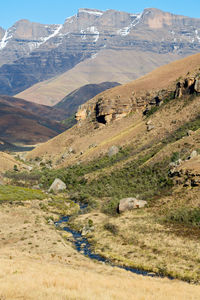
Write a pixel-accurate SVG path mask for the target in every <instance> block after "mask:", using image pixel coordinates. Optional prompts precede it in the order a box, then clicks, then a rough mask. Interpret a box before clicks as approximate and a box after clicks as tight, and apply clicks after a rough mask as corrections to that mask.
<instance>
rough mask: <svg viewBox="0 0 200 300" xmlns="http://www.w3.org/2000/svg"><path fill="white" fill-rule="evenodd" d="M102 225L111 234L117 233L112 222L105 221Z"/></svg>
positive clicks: (117, 229) (115, 226) (116, 227)
mask: <svg viewBox="0 0 200 300" xmlns="http://www.w3.org/2000/svg"><path fill="white" fill-rule="evenodd" d="M103 227H104V229H105V230H107V231H109V232H111V233H112V234H113V235H117V234H118V233H119V228H118V226H117V225H114V224H112V223H105V224H104V226H103Z"/></svg>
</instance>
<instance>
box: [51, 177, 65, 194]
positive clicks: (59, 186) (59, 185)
mask: <svg viewBox="0 0 200 300" xmlns="http://www.w3.org/2000/svg"><path fill="white" fill-rule="evenodd" d="M64 190H66V184H65V183H64V182H63V181H62V180H61V179H59V178H56V179H55V180H54V182H53V183H52V185H51V186H50V188H49V192H51V191H53V192H54V193H59V192H62V191H64Z"/></svg>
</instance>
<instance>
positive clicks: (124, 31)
mask: <svg viewBox="0 0 200 300" xmlns="http://www.w3.org/2000/svg"><path fill="white" fill-rule="evenodd" d="M131 17H134V20H133V22H131V24H130V25H129V26H127V27H124V28H122V29H119V30H118V31H117V34H119V35H121V36H126V35H128V34H129V33H130V31H131V29H132V28H133V27H135V26H136V25H137V24H138V23H139V22H140V19H141V17H142V13H141V14H132V15H131Z"/></svg>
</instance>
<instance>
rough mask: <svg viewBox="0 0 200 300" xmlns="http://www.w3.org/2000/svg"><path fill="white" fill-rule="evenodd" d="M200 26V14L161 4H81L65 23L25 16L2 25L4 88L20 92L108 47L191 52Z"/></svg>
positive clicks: (199, 44)
mask: <svg viewBox="0 0 200 300" xmlns="http://www.w3.org/2000/svg"><path fill="white" fill-rule="evenodd" d="M199 32H200V19H192V18H188V17H183V16H176V15H172V14H170V13H165V12H162V11H160V10H157V9H145V10H144V11H143V12H142V13H141V14H132V13H125V12H119V11H115V10H107V11H104V12H103V11H99V10H90V9H80V10H79V11H78V13H77V15H75V16H72V17H70V18H67V19H66V21H65V23H64V24H63V25H41V24H37V23H31V22H29V21H28V20H21V21H19V22H16V23H15V24H14V25H13V26H12V27H11V28H9V29H8V30H6V31H5V32H4V31H3V30H0V39H1V40H0V65H1V67H0V93H1V94H10V95H13V94H16V93H18V92H20V91H22V90H24V89H26V88H28V87H29V86H31V85H33V84H34V83H36V82H39V81H42V80H45V79H48V78H50V77H53V76H55V75H57V74H61V73H63V72H65V71H67V70H69V69H71V68H72V67H74V66H75V65H76V64H78V63H79V62H81V61H83V60H85V59H86V58H89V57H93V56H94V55H96V54H97V53H98V52H99V51H100V50H102V49H105V48H106V49H115V50H117V51H120V50H126V49H134V50H138V51H140V52H141V51H143V52H145V51H150V52H151V53H168V54H169V55H170V54H171V53H177V54H180V55H182V56H184V55H185V56H186V55H189V54H193V53H195V52H199V50H200V34H199Z"/></svg>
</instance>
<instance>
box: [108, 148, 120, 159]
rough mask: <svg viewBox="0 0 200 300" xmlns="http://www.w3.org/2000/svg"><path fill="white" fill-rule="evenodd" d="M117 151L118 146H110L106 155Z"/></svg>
mask: <svg viewBox="0 0 200 300" xmlns="http://www.w3.org/2000/svg"><path fill="white" fill-rule="evenodd" d="M118 152H119V148H118V147H117V146H112V147H110V148H109V150H108V156H109V157H111V156H113V155H115V154H117V153H118Z"/></svg>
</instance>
